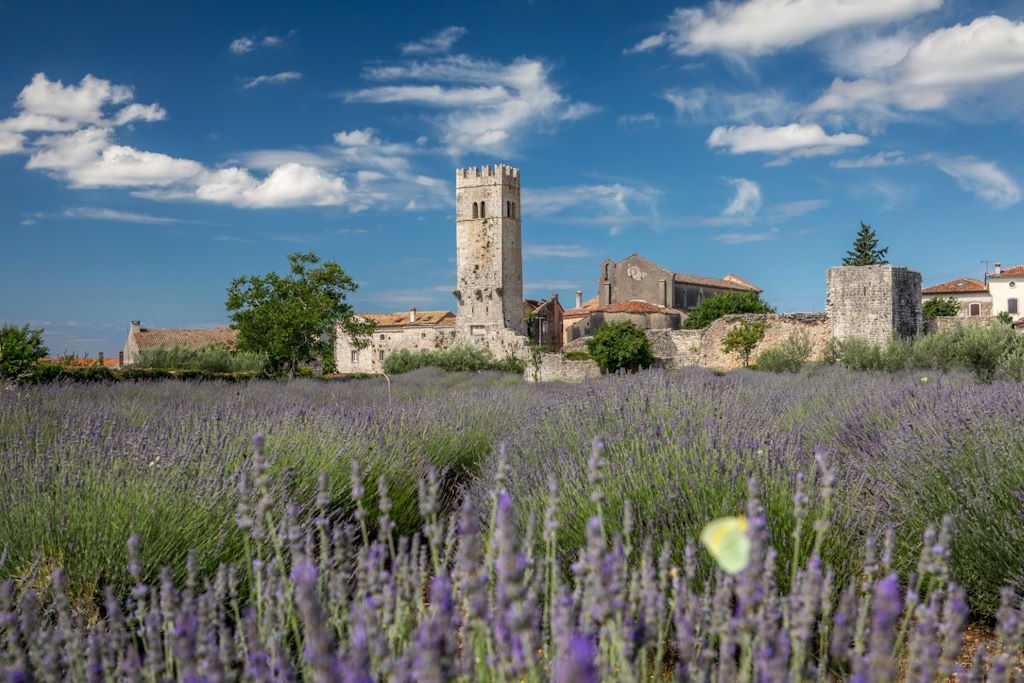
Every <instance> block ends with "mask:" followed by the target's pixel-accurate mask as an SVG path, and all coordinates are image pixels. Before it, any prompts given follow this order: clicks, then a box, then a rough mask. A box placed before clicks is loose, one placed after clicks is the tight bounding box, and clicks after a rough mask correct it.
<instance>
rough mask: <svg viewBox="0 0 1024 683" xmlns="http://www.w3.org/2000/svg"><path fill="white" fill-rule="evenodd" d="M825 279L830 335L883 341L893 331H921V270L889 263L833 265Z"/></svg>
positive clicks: (908, 334) (902, 333)
mask: <svg viewBox="0 0 1024 683" xmlns="http://www.w3.org/2000/svg"><path fill="white" fill-rule="evenodd" d="M826 279H827V282H828V292H827V294H826V297H825V315H826V316H827V318H828V325H829V334H830V336H832V337H833V338H835V339H846V338H848V337H861V338H863V339H867V340H868V341H870V342H873V343H875V344H884V343H885V342H887V341H888V340H889V339H890V338H891V337H893V336H894V335H895V336H898V337H912V336H914V335H916V334H918V333H919V332H921V331H922V329H923V322H924V321H923V319H922V316H921V273H918V272H917V271H915V270H910V269H909V268H904V267H901V266H892V265H889V264H885V265H878V266H837V267H835V268H829V269H828V273H827V275H826Z"/></svg>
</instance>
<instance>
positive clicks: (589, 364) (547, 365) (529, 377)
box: [523, 353, 602, 382]
mask: <svg viewBox="0 0 1024 683" xmlns="http://www.w3.org/2000/svg"><path fill="white" fill-rule="evenodd" d="M601 376H602V373H601V368H600V367H598V365H597V363H595V362H594V361H592V360H566V358H565V357H564V356H563V355H562V354H560V353H545V354H543V355H542V356H541V359H540V366H539V367H534V365H533V364H532V363H531V362H530V361H527V363H526V371H525V372H524V373H523V379H525V380H526V381H527V382H582V381H584V380H588V379H600V378H601Z"/></svg>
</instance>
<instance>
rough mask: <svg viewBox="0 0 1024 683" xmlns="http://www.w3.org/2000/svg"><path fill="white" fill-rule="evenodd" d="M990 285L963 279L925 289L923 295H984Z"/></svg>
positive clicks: (966, 278)
mask: <svg viewBox="0 0 1024 683" xmlns="http://www.w3.org/2000/svg"><path fill="white" fill-rule="evenodd" d="M987 291H988V285H986V284H985V283H984V282H982V281H981V280H975V279H974V278H971V277H961V278H957V279H956V280H950V281H949V282H943V283H942V284H938V285H932V286H931V287H925V288H924V289H922V290H921V293H922V294H984V293H985V292H987Z"/></svg>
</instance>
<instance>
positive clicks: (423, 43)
mask: <svg viewBox="0 0 1024 683" xmlns="http://www.w3.org/2000/svg"><path fill="white" fill-rule="evenodd" d="M466 33H468V31H467V30H466V29H465V28H464V27H462V26H449V27H447V28H444V29H441V30H440V31H438V32H437V33H435V34H434V35H432V36H427V37H426V38H421V39H420V40H416V41H413V42H411V43H406V44H405V45H402V54H403V55H430V54H437V53H439V52H448V50H450V49H452V45H454V44H455V42H456V41H457V40H458V39H459V38H461V37H462V36H464V35H466Z"/></svg>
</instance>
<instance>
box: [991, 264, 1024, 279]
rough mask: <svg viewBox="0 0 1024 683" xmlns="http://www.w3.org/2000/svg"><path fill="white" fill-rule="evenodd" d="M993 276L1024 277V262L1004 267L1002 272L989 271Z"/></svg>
mask: <svg viewBox="0 0 1024 683" xmlns="http://www.w3.org/2000/svg"><path fill="white" fill-rule="evenodd" d="M988 276H989V277H990V278H991V277H1024V264H1021V265H1019V266H1011V267H1010V268H1003V269H1002V271H1001V272H1000V273H989V274H988Z"/></svg>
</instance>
